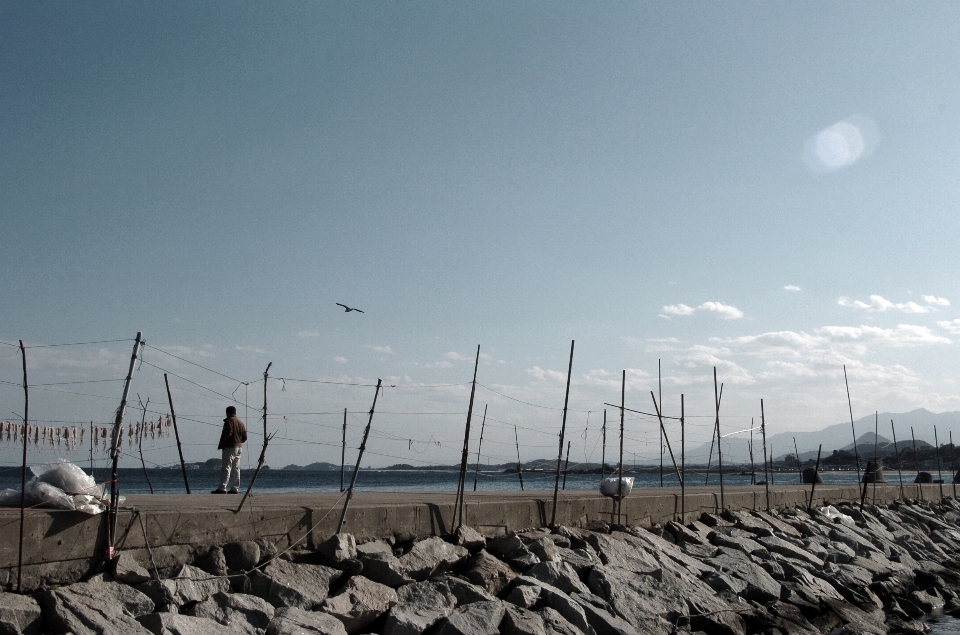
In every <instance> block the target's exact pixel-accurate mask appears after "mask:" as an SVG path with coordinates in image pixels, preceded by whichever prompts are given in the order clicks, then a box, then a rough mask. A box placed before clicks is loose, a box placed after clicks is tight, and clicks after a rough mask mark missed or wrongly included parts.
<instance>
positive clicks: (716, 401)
mask: <svg viewBox="0 0 960 635" xmlns="http://www.w3.org/2000/svg"><path fill="white" fill-rule="evenodd" d="M713 399H714V405H715V406H716V412H717V471H718V472H719V474H720V509H721V510H724V509H726V508H727V506H726V504H725V502H724V500H723V451H722V450H721V448H720V445H721V439H722V437H721V436H720V395H719V393H718V392H717V367H716V366H714V367H713Z"/></svg>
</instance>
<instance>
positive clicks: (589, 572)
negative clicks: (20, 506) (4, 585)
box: [0, 499, 960, 635]
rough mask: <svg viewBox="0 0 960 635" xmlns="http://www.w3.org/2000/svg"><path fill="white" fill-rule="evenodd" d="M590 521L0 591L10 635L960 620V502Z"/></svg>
mask: <svg viewBox="0 0 960 635" xmlns="http://www.w3.org/2000/svg"><path fill="white" fill-rule="evenodd" d="M588 527H589V528H582V529H578V528H572V527H558V528H557V529H556V531H553V532H551V531H549V530H546V529H535V530H530V531H526V532H519V533H511V534H507V535H502V536H498V537H495V538H489V539H488V538H484V536H482V535H481V534H479V533H478V532H476V531H475V530H473V529H471V528H469V527H461V528H459V529H458V530H457V532H456V533H455V534H453V535H451V536H449V537H447V539H445V538H441V537H437V536H434V537H431V538H427V539H423V540H412V538H410V537H406V536H404V537H397V538H396V539H390V540H389V541H373V542H368V543H364V544H357V541H356V540H355V538H354V537H353V536H352V535H349V534H340V535H338V536H333V537H331V538H330V539H329V540H327V541H326V542H324V543H322V544H321V545H319V547H318V548H317V550H316V551H315V552H308V551H305V550H301V551H291V552H288V553H284V554H281V555H280V556H279V557H275V555H276V551H275V550H274V549H273V548H272V547H271V546H270V545H269V544H267V543H263V544H260V543H257V542H238V543H229V544H226V545H222V546H214V547H212V548H210V549H208V550H207V551H206V552H205V553H204V554H203V555H202V556H198V557H197V560H196V564H197V565H199V566H193V565H190V564H184V565H181V566H178V567H174V568H167V569H166V570H163V571H161V579H159V580H155V579H151V577H152V576H151V573H150V572H149V571H148V570H147V569H145V568H144V567H143V566H142V563H138V562H137V561H136V560H135V559H134V558H133V557H132V556H131V555H130V554H127V553H121V554H120V555H119V557H118V558H117V559H116V560H115V561H114V562H113V563H112V566H111V567H109V568H108V569H107V571H109V573H100V574H97V575H94V576H92V577H91V578H89V579H88V580H87V581H85V582H81V583H76V584H71V585H68V586H63V587H60V588H54V589H46V590H42V591H39V592H37V593H35V594H33V596H21V595H15V594H13V593H0V633H2V634H4V635H6V634H7V633H10V634H20V633H25V634H30V633H53V634H65V633H72V634H74V635H86V634H88V633H89V634H93V633H116V634H120V635H126V634H147V633H155V634H160V635H191V634H194V633H196V634H198V635H217V634H218V633H241V634H246V635H295V634H297V635H299V634H324V635H354V634H359V633H383V634H385V635H417V634H419V633H424V632H428V633H429V635H557V634H559V635H568V634H583V635H638V634H640V633H644V634H648V633H649V634H662V635H667V634H671V635H672V634H675V633H676V634H680V635H683V634H691V635H692V634H693V633H698V634H699V633H705V634H706V635H755V634H756V635H760V634H763V635H788V634H790V635H793V634H795V633H799V634H801V635H806V634H811V633H830V634H831V635H868V634H875V635H886V634H888V633H891V634H918V635H919V634H921V633H926V632H928V631H929V627H928V626H927V625H926V624H925V623H924V622H923V621H922V619H923V618H924V617H925V616H927V615H929V614H931V613H938V612H946V613H950V614H956V615H958V616H960V502H958V501H956V500H953V499H946V500H944V501H942V502H941V503H930V502H922V501H905V502H900V503H895V504H892V505H890V506H887V507H872V506H868V507H865V508H864V511H863V512H862V513H861V512H860V511H859V509H858V507H857V506H855V505H851V504H839V505H836V506H835V507H825V508H820V509H815V510H812V511H811V512H809V513H808V512H807V511H805V510H802V509H787V510H782V511H779V512H777V511H774V512H762V511H755V512H748V511H741V512H731V511H725V512H723V513H720V514H703V515H702V516H701V517H700V518H699V519H697V520H694V521H693V522H689V523H686V524H682V523H679V522H669V523H667V524H666V526H665V527H655V528H653V529H645V528H639V527H621V526H617V525H615V526H613V527H612V528H611V526H610V525H606V524H605V523H600V522H594V523H592V524H590V525H589V526H588ZM316 563H321V564H316ZM328 565H329V566H328Z"/></svg>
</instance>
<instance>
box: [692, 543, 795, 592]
mask: <svg viewBox="0 0 960 635" xmlns="http://www.w3.org/2000/svg"><path fill="white" fill-rule="evenodd" d="M706 562H707V564H709V565H712V566H714V567H716V568H717V571H718V572H720V573H725V574H728V575H731V576H734V577H736V578H739V579H740V580H742V581H743V582H744V584H745V588H744V589H743V591H741V593H742V595H743V596H744V597H745V598H747V599H748V600H755V601H757V602H761V603H766V602H772V601H774V600H779V599H780V583H779V582H777V581H776V580H774V579H773V578H772V577H771V576H770V574H769V573H767V572H766V570H764V568H763V567H761V566H760V565H758V564H757V563H755V562H753V561H752V560H751V559H750V557H749V556H748V555H746V554H744V553H743V552H741V551H734V550H729V551H728V550H725V549H721V550H720V553H719V554H717V555H716V556H715V557H713V558H711V559H709V560H707V561H706Z"/></svg>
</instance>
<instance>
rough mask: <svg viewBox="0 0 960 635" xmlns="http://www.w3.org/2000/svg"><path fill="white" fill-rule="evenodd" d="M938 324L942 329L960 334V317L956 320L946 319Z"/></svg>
mask: <svg viewBox="0 0 960 635" xmlns="http://www.w3.org/2000/svg"><path fill="white" fill-rule="evenodd" d="M937 326H939V327H940V328H942V329H945V330H947V331H949V332H950V333H953V334H954V335H960V318H957V319H956V320H949V321H948V320H944V321H942V322H937Z"/></svg>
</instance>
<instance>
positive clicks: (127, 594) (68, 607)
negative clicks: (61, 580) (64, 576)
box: [35, 577, 155, 635]
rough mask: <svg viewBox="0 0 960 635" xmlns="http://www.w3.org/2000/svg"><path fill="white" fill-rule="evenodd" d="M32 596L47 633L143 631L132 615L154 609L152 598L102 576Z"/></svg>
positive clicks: (81, 634)
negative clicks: (40, 613) (38, 607)
mask: <svg viewBox="0 0 960 635" xmlns="http://www.w3.org/2000/svg"><path fill="white" fill-rule="evenodd" d="M35 598H36V600H37V604H38V605H39V606H40V610H41V612H42V615H43V626H44V628H43V631H44V632H47V633H66V632H70V633H73V634H74V635H94V634H95V633H117V634H123V635H126V634H128V633H130V634H133V633H147V632H149V631H147V630H146V629H145V628H144V627H143V626H141V625H140V623H139V622H137V620H136V618H137V617H140V616H141V615H144V614H147V613H150V612H151V611H153V610H154V608H155V606H154V602H153V600H151V599H150V598H149V597H147V596H146V595H144V594H143V593H140V592H139V591H137V590H136V589H134V588H133V587H129V586H127V585H125V584H121V583H119V582H110V581H106V580H104V579H103V578H102V577H95V578H93V579H92V580H90V581H88V582H82V583H79V584H71V585H70V586H66V587H62V588H59V589H55V590H52V591H42V592H40V593H38V594H37V595H36V596H35Z"/></svg>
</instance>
